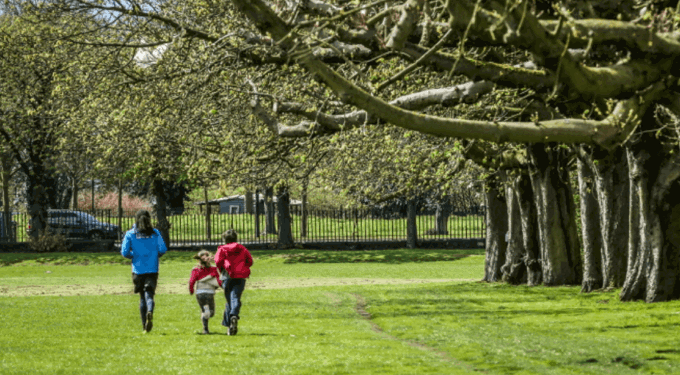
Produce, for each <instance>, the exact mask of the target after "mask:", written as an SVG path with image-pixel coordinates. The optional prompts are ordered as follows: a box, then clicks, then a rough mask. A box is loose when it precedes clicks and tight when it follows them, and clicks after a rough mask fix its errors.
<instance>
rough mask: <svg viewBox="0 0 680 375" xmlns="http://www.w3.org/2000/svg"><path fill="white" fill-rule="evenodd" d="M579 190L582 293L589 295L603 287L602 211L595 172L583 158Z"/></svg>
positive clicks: (579, 175)
mask: <svg viewBox="0 0 680 375" xmlns="http://www.w3.org/2000/svg"><path fill="white" fill-rule="evenodd" d="M584 157H587V155H584ZM578 190H579V196H580V201H581V237H583V282H582V283H581V292H583V293H589V292H592V291H593V290H595V289H599V288H601V287H602V232H601V231H600V221H599V215H600V212H599V211H600V209H599V206H598V204H597V199H596V198H595V181H594V177H593V171H592V169H590V163H588V162H587V161H583V160H581V158H579V160H578ZM626 240H627V238H626Z"/></svg>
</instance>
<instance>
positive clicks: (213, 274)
mask: <svg viewBox="0 0 680 375" xmlns="http://www.w3.org/2000/svg"><path fill="white" fill-rule="evenodd" d="M210 274H211V275H212V276H214V277H215V278H216V279H217V284H218V285H219V286H222V280H221V279H220V271H218V270H217V268H213V269H212V272H211V273H210Z"/></svg>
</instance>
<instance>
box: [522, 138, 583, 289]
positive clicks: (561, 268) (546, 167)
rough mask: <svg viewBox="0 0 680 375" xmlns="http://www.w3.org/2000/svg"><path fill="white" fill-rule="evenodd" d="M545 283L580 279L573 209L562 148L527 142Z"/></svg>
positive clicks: (577, 241)
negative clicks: (528, 143) (528, 144)
mask: <svg viewBox="0 0 680 375" xmlns="http://www.w3.org/2000/svg"><path fill="white" fill-rule="evenodd" d="M528 149H529V155H530V159H531V163H530V164H531V166H530V172H531V184H532V188H533V191H534V195H535V197H534V198H535V203H536V212H537V218H538V221H537V222H538V236H539V246H540V249H541V261H542V262H541V263H542V264H541V268H542V271H543V276H542V278H543V284H544V285H576V284H580V283H581V278H582V263H581V253H580V243H579V239H578V233H577V229H576V221H575V217H576V212H575V211H576V210H575V207H574V201H573V199H574V198H573V194H572V189H571V186H570V184H569V171H568V166H567V159H566V156H565V155H564V151H563V150H561V149H559V148H558V149H553V148H552V147H551V146H547V145H545V144H536V145H531V146H529V148H528Z"/></svg>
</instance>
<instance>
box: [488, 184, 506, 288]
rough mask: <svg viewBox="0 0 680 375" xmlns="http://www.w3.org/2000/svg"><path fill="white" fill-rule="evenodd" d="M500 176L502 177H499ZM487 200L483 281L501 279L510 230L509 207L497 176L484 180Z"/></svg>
mask: <svg viewBox="0 0 680 375" xmlns="http://www.w3.org/2000/svg"><path fill="white" fill-rule="evenodd" d="M499 178H500V177H499ZM484 184H485V186H484V192H485V201H486V259H485V261H484V279H483V281H488V282H495V281H501V279H502V274H501V267H502V266H503V264H504V263H505V252H506V249H507V243H506V242H505V234H506V233H507V231H508V207H507V204H506V200H505V196H504V194H503V191H502V190H501V189H502V184H503V183H502V182H501V181H498V178H497V177H495V176H490V177H487V178H486V180H485V181H484Z"/></svg>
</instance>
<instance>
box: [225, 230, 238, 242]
mask: <svg viewBox="0 0 680 375" xmlns="http://www.w3.org/2000/svg"><path fill="white" fill-rule="evenodd" d="M236 239H237V235H236V231H235V230H233V229H227V231H226V232H224V233H222V242H224V243H232V242H236Z"/></svg>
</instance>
